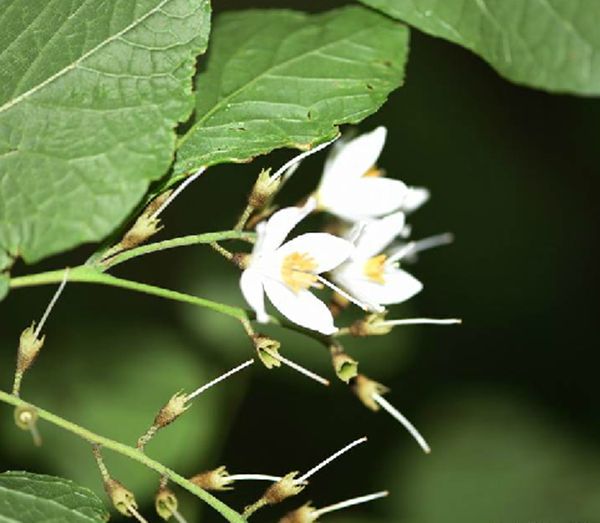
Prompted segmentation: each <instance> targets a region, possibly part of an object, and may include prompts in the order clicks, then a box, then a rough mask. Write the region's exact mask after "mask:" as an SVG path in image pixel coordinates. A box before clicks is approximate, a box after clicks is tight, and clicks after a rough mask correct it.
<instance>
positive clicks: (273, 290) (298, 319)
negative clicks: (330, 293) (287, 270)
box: [263, 279, 337, 335]
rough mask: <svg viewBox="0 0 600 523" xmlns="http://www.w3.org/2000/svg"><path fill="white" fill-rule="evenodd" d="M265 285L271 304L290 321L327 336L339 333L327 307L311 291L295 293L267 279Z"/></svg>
mask: <svg viewBox="0 0 600 523" xmlns="http://www.w3.org/2000/svg"><path fill="white" fill-rule="evenodd" d="M263 283H264V289H265V292H266V293H267V296H268V297H269V299H270V300H271V303H273V305H274V306H275V307H276V308H277V309H278V310H279V312H281V314H283V315H284V316H285V317H286V318H287V319H288V320H290V321H292V322H294V323H296V324H297V325H300V326H301V327H306V328H307V329H312V330H315V331H318V332H321V333H322V334H326V335H329V334H333V333H334V332H336V331H337V328H336V327H335V325H334V323H333V316H332V315H331V312H330V311H329V309H328V308H327V306H326V305H325V304H324V303H323V302H322V301H321V300H319V299H318V298H317V297H315V296H313V294H312V293H311V292H310V291H307V290H302V291H300V292H298V293H295V292H294V291H292V290H290V289H288V288H287V287H286V286H285V285H284V284H283V283H280V282H278V281H276V280H270V279H267V280H264V282H263Z"/></svg>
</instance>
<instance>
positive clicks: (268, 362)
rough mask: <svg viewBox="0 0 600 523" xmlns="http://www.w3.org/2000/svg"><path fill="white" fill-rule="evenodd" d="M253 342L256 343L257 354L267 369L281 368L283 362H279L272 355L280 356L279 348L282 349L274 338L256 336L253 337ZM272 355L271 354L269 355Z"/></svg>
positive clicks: (262, 335) (261, 335)
mask: <svg viewBox="0 0 600 523" xmlns="http://www.w3.org/2000/svg"><path fill="white" fill-rule="evenodd" d="M252 341H253V342H254V346H255V347H256V352H257V354H258V357H259V358H260V361H262V362H263V364H264V366H265V367H267V369H272V368H273V367H281V361H279V360H278V359H277V358H276V357H274V356H273V355H272V354H279V348H280V347H281V343H279V342H278V341H277V340H274V339H273V338H269V337H268V336H265V335H264V334H258V333H257V334H255V335H254V336H253V337H252ZM269 353H271V354H269Z"/></svg>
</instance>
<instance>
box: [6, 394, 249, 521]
mask: <svg viewBox="0 0 600 523" xmlns="http://www.w3.org/2000/svg"><path fill="white" fill-rule="evenodd" d="M0 401H2V402H4V403H8V404H9V405H14V406H15V407H24V406H29V407H33V408H34V409H35V410H36V412H37V415H38V417H39V418H40V419H43V420H45V421H47V422H49V423H52V424H53V425H56V426H57V427H60V428H62V429H64V430H66V431H68V432H71V433H73V434H75V435H77V436H79V437H80V438H83V439H84V440H86V441H89V442H90V443H92V444H97V445H101V446H102V447H103V448H106V449H109V450H112V451H113V452H116V453H118V454H121V455H123V456H126V457H128V458H130V459H132V460H133V461H137V462H138V463H141V464H142V465H145V466H146V467H148V468H149V469H152V470H154V471H155V472H157V473H159V474H160V475H162V476H166V477H167V478H169V480H170V481H172V482H173V483H177V484H178V485H179V486H181V487H183V488H184V489H186V490H187V491H189V492H191V493H192V494H194V495H195V496H197V497H199V498H200V499H201V500H202V501H204V502H205V503H207V504H208V505H210V506H211V507H212V508H214V509H215V510H216V511H217V512H219V513H220V514H221V515H222V516H223V517H224V518H225V519H226V520H227V521H229V522H231V523H245V521H246V520H245V519H244V518H243V517H242V516H241V515H240V514H238V513H237V512H236V511H235V510H233V509H232V508H230V507H228V506H227V505H225V503H223V502H222V501H220V500H219V499H217V498H215V497H214V496H213V495H211V494H209V493H208V492H206V491H205V490H203V489H201V488H200V487H198V486H197V485H194V484H193V483H191V482H190V481H188V480H187V479H185V478H184V477H183V476H181V475H179V474H177V473H176V472H174V471H173V470H171V469H169V468H167V467H165V466H164V465H163V464H161V463H159V462H158V461H155V460H153V459H152V458H149V457H148V456H146V455H145V454H144V453H143V452H140V451H139V450H137V449H134V448H133V447H130V446H128V445H124V444H123V443H119V442H117V441H113V440H111V439H109V438H106V437H104V436H100V435H98V434H95V433H94V432H91V431H89V430H87V429H85V428H83V427H80V426H79V425H77V424H75V423H73V422H71V421H68V420H66V419H64V418H61V417H59V416H57V415H55V414H52V413H51V412H48V411H47V410H44V409H41V408H39V407H37V406H35V405H31V404H29V403H27V402H25V401H23V400H22V399H20V398H17V397H16V396H13V395H11V394H8V393H7V392H4V391H2V390H0Z"/></svg>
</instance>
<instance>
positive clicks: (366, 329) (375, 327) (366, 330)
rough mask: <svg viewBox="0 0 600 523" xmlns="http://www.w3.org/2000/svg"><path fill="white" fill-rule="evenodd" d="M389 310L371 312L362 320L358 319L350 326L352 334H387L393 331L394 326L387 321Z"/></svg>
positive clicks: (360, 335) (356, 335)
mask: <svg viewBox="0 0 600 523" xmlns="http://www.w3.org/2000/svg"><path fill="white" fill-rule="evenodd" d="M386 314H387V311H384V312H375V313H373V314H369V315H367V316H365V317H364V318H362V319H360V320H356V321H355V322H354V323H353V324H352V325H350V327H349V328H348V330H349V332H350V334H352V336H355V337H359V338H362V337H365V336H385V335H386V334H389V333H390V332H391V331H392V326H391V325H388V324H386V323H385V316H386Z"/></svg>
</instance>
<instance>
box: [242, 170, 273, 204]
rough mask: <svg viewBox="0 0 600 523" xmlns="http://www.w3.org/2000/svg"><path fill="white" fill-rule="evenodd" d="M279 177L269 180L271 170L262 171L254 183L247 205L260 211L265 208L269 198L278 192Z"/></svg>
mask: <svg viewBox="0 0 600 523" xmlns="http://www.w3.org/2000/svg"><path fill="white" fill-rule="evenodd" d="M280 184H281V177H278V178H277V179H275V180H273V179H272V178H271V169H263V170H262V171H261V172H260V173H259V175H258V178H257V179H256V182H255V183H254V187H253V188H252V192H251V193H250V196H249V197H248V204H249V205H251V206H252V207H253V208H254V209H257V210H260V209H262V208H263V207H265V206H266V205H267V204H268V203H269V201H270V200H271V198H272V197H273V196H274V195H275V194H276V193H277V191H278V190H279V185H280Z"/></svg>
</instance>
